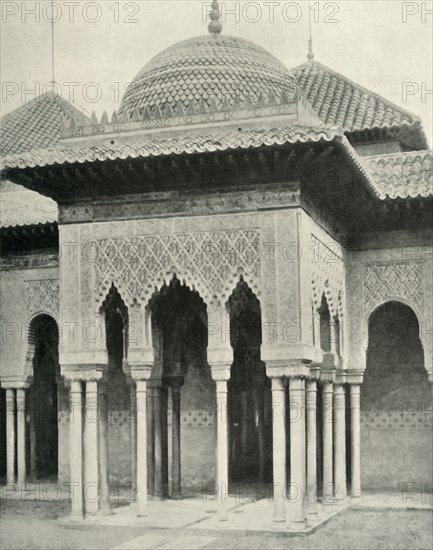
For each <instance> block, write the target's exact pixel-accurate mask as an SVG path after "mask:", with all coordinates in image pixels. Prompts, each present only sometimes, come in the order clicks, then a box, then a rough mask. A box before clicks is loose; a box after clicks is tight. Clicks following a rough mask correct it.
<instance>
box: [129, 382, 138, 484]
mask: <svg viewBox="0 0 433 550" xmlns="http://www.w3.org/2000/svg"><path fill="white" fill-rule="evenodd" d="M129 395H130V407H131V411H130V412H131V415H130V419H131V426H130V428H131V429H130V434H131V479H132V483H137V397H136V394H135V384H134V383H133V382H131V384H130V386H129Z"/></svg>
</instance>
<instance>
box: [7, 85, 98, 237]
mask: <svg viewBox="0 0 433 550" xmlns="http://www.w3.org/2000/svg"><path fill="white" fill-rule="evenodd" d="M68 120H69V121H70V120H74V121H75V123H76V124H85V123H87V122H88V117H87V116H86V115H84V114H83V113H82V112H81V111H79V110H78V109H77V108H76V107H74V106H73V105H71V104H70V103H69V102H68V101H66V100H64V99H63V98H61V97H60V96H57V95H56V94H53V93H52V92H47V93H45V94H43V95H41V96H39V97H37V98H36V99H34V100H32V101H29V102H28V103H25V104H24V105H22V106H21V107H19V108H18V109H15V110H14V111H12V112H10V113H8V114H6V115H4V116H3V117H2V118H1V120H0V154H1V155H2V156H4V155H13V154H21V153H23V152H25V151H30V150H32V149H40V148H44V147H53V146H54V145H56V143H57V142H58V141H59V138H60V136H61V132H62V130H63V128H64V122H65V121H68ZM14 189H15V190H12V191H4V190H2V191H1V196H0V202H1V208H0V214H1V218H0V227H2V228H4V227H12V226H24V225H36V224H45V223H53V222H56V221H57V205H56V203H55V202H54V201H53V200H52V199H50V198H48V197H44V196H43V195H40V194H39V193H36V192H35V191H29V190H27V189H24V188H20V187H17V186H15V188H14ZM17 189H18V190H17Z"/></svg>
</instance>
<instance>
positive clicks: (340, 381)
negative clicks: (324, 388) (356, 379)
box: [334, 370, 347, 386]
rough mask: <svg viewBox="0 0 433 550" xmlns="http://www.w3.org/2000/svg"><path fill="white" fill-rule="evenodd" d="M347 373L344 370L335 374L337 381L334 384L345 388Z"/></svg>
mask: <svg viewBox="0 0 433 550" xmlns="http://www.w3.org/2000/svg"><path fill="white" fill-rule="evenodd" d="M346 381H347V380H346V373H345V372H344V371H342V370H337V372H336V373H335V381H334V384H335V385H336V386H344V384H346Z"/></svg>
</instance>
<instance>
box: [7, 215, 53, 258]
mask: <svg viewBox="0 0 433 550" xmlns="http://www.w3.org/2000/svg"><path fill="white" fill-rule="evenodd" d="M0 238H1V242H2V247H1V248H2V255H4V254H8V253H13V252H14V251H17V250H24V249H26V250H27V249H35V250H38V249H43V248H51V247H57V246H58V242H59V231H58V227H57V223H56V222H52V223H40V224H35V225H16V226H13V227H2V228H1V229H0Z"/></svg>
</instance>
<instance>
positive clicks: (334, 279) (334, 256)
mask: <svg viewBox="0 0 433 550" xmlns="http://www.w3.org/2000/svg"><path fill="white" fill-rule="evenodd" d="M310 258H311V281H312V287H311V288H312V300H313V305H314V308H315V309H318V308H320V304H321V300H322V295H323V294H324V295H325V297H326V300H327V302H328V307H329V311H330V313H331V315H332V316H337V315H338V316H339V318H340V319H341V318H342V317H343V304H344V263H343V258H342V255H341V252H340V249H339V246H338V245H337V244H336V243H335V242H329V243H326V244H325V243H323V242H322V241H320V240H319V239H318V238H317V237H316V236H315V235H311V246H310Z"/></svg>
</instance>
